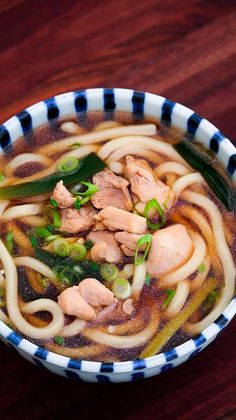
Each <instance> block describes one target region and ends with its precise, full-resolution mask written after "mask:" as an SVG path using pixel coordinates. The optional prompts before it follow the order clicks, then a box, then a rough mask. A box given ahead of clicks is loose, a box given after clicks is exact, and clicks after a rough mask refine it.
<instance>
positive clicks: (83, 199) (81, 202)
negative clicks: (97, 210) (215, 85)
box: [80, 196, 90, 206]
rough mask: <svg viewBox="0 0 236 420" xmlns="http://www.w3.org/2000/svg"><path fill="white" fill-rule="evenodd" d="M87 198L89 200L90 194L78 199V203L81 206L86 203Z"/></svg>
mask: <svg viewBox="0 0 236 420" xmlns="http://www.w3.org/2000/svg"><path fill="white" fill-rule="evenodd" d="M89 200H90V196H88V197H84V198H82V200H80V204H81V206H83V205H84V204H85V203H87V202H88V201H89Z"/></svg>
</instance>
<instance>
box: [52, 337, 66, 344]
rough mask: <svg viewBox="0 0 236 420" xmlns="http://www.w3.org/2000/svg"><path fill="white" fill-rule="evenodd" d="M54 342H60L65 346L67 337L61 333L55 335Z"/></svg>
mask: <svg viewBox="0 0 236 420" xmlns="http://www.w3.org/2000/svg"><path fill="white" fill-rule="evenodd" d="M54 343H55V344H58V345H59V346H63V344H65V339H64V338H63V337H61V336H60V335H55V337H54Z"/></svg>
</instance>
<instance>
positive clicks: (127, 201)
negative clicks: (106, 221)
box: [91, 169, 133, 211]
mask: <svg viewBox="0 0 236 420" xmlns="http://www.w3.org/2000/svg"><path fill="white" fill-rule="evenodd" d="M93 183H94V184H95V185H97V187H98V188H99V191H97V192H96V193H94V194H93V195H92V198H91V201H92V204H93V205H94V207H96V208H97V209H104V208H105V207H107V206H109V205H110V204H111V203H112V205H113V206H114V207H117V208H119V209H123V210H128V211H131V210H132V208H133V203H132V199H131V196H130V193H129V190H128V185H129V182H128V181H127V180H126V179H125V178H122V177H121V176H117V175H115V174H114V173H113V172H112V171H111V170H110V169H104V170H103V171H101V172H99V173H98V174H96V175H94V177H93Z"/></svg>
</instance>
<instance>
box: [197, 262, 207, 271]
mask: <svg viewBox="0 0 236 420" xmlns="http://www.w3.org/2000/svg"><path fill="white" fill-rule="evenodd" d="M205 268H206V264H204V263H202V264H200V265H199V267H198V269H197V271H198V273H204V271H205Z"/></svg>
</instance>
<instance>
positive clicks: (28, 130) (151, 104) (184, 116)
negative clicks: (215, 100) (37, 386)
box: [0, 89, 236, 383]
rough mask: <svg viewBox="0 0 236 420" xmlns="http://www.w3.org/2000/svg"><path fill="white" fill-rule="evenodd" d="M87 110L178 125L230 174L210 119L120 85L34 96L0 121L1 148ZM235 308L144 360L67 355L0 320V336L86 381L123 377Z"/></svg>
mask: <svg viewBox="0 0 236 420" xmlns="http://www.w3.org/2000/svg"><path fill="white" fill-rule="evenodd" d="M92 110H102V111H104V116H105V118H106V116H109V118H111V117H112V114H113V113H114V112H115V111H116V110H119V111H120V110H124V111H127V112H131V113H132V114H133V118H134V120H135V121H142V120H143V119H145V118H146V117H152V118H156V119H159V120H160V121H161V122H162V123H164V124H166V125H168V126H170V125H171V124H172V123H173V122H174V123H175V125H177V126H178V122H179V127H180V128H181V129H183V130H184V131H185V133H186V138H188V139H189V140H190V141H195V140H197V141H200V142H202V144H204V145H205V146H206V147H207V148H210V149H211V150H212V151H214V152H215V153H216V154H217V156H218V158H219V160H221V162H222V164H223V166H224V167H225V169H226V170H227V172H228V174H229V175H230V176H231V177H235V169H236V151H235V148H234V146H233V145H232V144H231V143H230V141H229V140H228V139H227V138H226V137H225V136H224V135H223V134H222V133H221V132H220V131H219V130H218V129H217V128H216V127H214V126H213V125H212V124H210V123H209V122H208V121H207V120H205V119H203V118H202V117H200V116H199V115H197V114H196V113H194V112H192V111H190V110H189V109H187V108H185V107H184V106H182V105H180V104H176V103H174V102H172V101H170V100H168V99H165V98H163V97H160V96H157V95H152V94H150V93H143V92H136V91H131V90H126V89H89V90H83V91H76V92H70V93H66V94H63V95H59V96H55V97H53V98H49V99H46V100H45V101H42V102H39V103H38V104H36V105H33V106H31V107H29V108H27V109H26V110H24V111H22V112H20V113H19V114H17V115H16V116H15V117H13V118H11V119H10V120H8V121H7V122H6V123H4V124H3V125H2V126H0V148H1V149H2V151H3V152H4V153H7V152H8V151H9V150H10V149H11V145H12V143H13V142H14V141H15V140H16V139H17V138H19V137H22V136H24V137H25V140H26V141H29V139H30V136H31V134H32V132H33V130H35V129H36V128H38V127H39V126H41V125H42V124H45V123H47V122H50V123H52V124H54V123H56V122H57V119H58V118H60V117H62V116H63V117H65V116H66V115H68V116H71V115H72V114H74V115H75V116H77V118H78V119H79V118H80V116H81V115H83V118H84V116H85V115H86V113H87V112H89V111H92ZM235 313H236V298H234V299H233V300H232V301H231V303H230V304H229V305H228V307H227V308H226V309H225V311H224V313H223V314H222V315H221V316H220V317H219V318H218V319H217V320H216V321H215V322H214V323H213V324H212V325H210V326H209V327H208V328H207V329H206V330H205V331H203V332H202V333H201V334H199V335H198V336H197V337H195V338H194V339H192V340H189V341H187V342H186V343H184V344H182V345H180V346H178V347H175V348H173V349H171V350H169V351H166V352H164V353H161V354H159V355H157V356H154V357H151V358H147V359H144V360H140V359H137V360H133V361H129V362H115V363H99V362H88V361H80V360H73V359H70V358H68V357H65V356H60V355H57V354H54V353H52V352H49V351H48V350H45V349H43V348H40V347H38V346H36V345H34V344H32V343H30V342H29V341H27V340H26V339H24V338H22V337H21V336H20V335H19V334H17V333H16V332H14V331H12V330H11V329H10V328H9V327H8V326H6V325H5V324H3V323H2V322H0V337H1V338H2V340H3V341H5V342H6V343H7V344H8V345H10V346H13V347H14V348H15V349H16V350H17V351H18V352H19V353H20V354H21V355H23V356H24V357H26V358H27V359H28V360H30V361H31V362H32V363H34V364H35V365H38V366H41V367H44V368H46V369H48V370H50V371H52V372H55V373H58V374H59V375H62V376H65V377H68V378H73V379H76V380H87V381H92V382H103V383H104V382H126V381H135V380H137V379H142V378H145V377H149V376H153V375H157V374H159V373H162V372H166V371H168V370H170V369H172V368H174V367H175V366H178V365H179V364H181V363H183V362H184V361H186V360H188V359H190V358H192V357H193V356H195V355H196V354H198V353H199V352H200V351H201V350H203V349H204V348H205V347H206V346H207V345H208V344H209V343H210V342H211V341H213V339H214V338H215V337H216V336H217V335H218V334H219V333H220V332H221V331H222V330H223V329H224V328H225V327H226V325H227V324H228V323H229V321H230V320H231V319H232V318H233V316H234V315H235Z"/></svg>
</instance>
